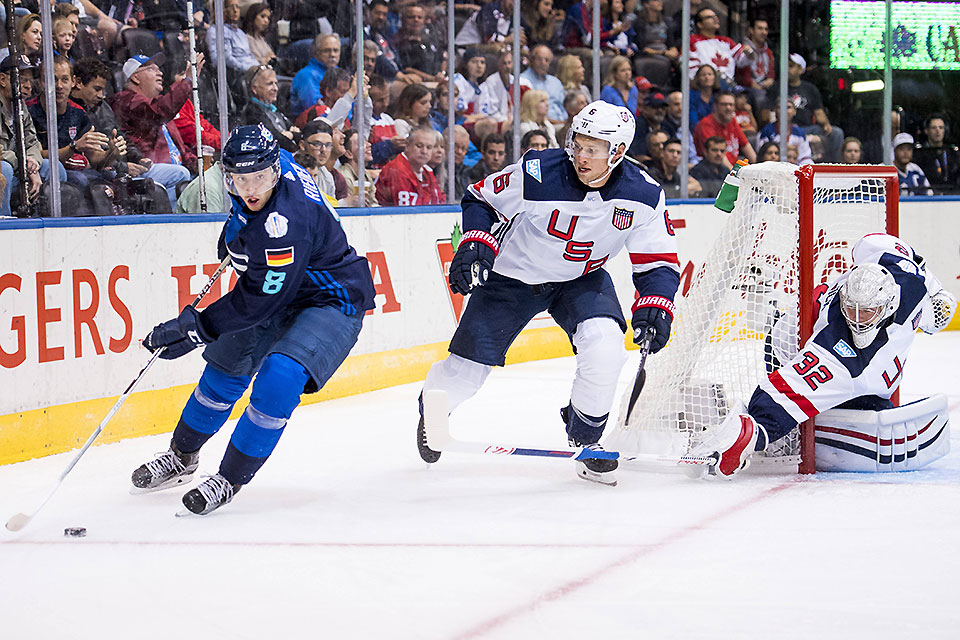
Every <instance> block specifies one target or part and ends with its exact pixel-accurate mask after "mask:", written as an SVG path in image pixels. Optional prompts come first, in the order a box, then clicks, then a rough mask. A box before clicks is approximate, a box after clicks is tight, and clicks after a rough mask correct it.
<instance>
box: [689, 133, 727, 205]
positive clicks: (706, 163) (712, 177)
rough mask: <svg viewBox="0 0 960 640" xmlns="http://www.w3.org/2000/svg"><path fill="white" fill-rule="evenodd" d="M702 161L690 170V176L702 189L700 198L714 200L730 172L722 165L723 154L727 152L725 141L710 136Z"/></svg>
mask: <svg viewBox="0 0 960 640" xmlns="http://www.w3.org/2000/svg"><path fill="white" fill-rule="evenodd" d="M704 146H705V148H706V149H705V153H704V157H703V160H701V161H700V163H699V164H698V165H697V166H695V167H694V168H692V169H690V175H691V176H693V177H694V178H696V179H697V182H699V183H700V186H701V188H702V190H701V192H700V197H702V198H716V197H717V194H718V193H720V187H721V185H723V180H724V178H726V177H727V174H729V173H730V170H729V169H727V167H725V166H724V164H723V154H724V152H725V151H726V150H727V141H726V140H724V139H723V138H721V137H720V136H711V137H709V138H707V140H706V143H705V145H704Z"/></svg>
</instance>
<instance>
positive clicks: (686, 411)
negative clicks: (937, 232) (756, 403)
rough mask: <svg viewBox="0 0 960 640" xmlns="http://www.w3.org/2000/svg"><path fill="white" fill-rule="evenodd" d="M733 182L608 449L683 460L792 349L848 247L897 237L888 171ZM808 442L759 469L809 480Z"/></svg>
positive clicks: (845, 264)
mask: <svg viewBox="0 0 960 640" xmlns="http://www.w3.org/2000/svg"><path fill="white" fill-rule="evenodd" d="M740 181H741V186H740V190H739V195H738V198H737V202H736V206H735V207H734V210H733V212H732V213H731V214H729V216H726V214H723V213H722V212H720V211H719V210H715V214H716V215H717V216H726V217H727V218H728V219H727V221H726V222H725V226H724V228H723V230H722V231H721V233H720V234H719V236H718V237H717V239H716V241H715V242H714V245H713V247H712V249H711V250H710V251H709V253H708V255H707V257H706V259H705V260H704V263H703V265H702V266H700V268H699V269H698V270H697V272H696V274H695V275H694V276H693V279H692V281H691V284H690V287H689V289H688V290H687V293H686V295H685V296H683V297H682V298H678V300H677V310H676V316H675V319H674V324H673V330H672V332H671V337H670V342H669V343H668V345H667V347H666V348H665V349H664V350H662V351H661V352H660V353H658V354H657V355H656V356H654V357H652V358H650V359H649V360H648V364H647V369H648V378H647V382H646V386H645V390H644V392H643V393H642V394H641V396H640V399H639V401H638V402H637V405H636V407H635V409H634V411H633V412H632V413H631V416H630V421H629V423H627V422H625V420H624V417H623V416H624V414H625V411H624V410H621V412H620V414H621V416H620V419H619V423H618V424H617V425H616V427H615V428H614V429H613V430H612V431H611V433H610V434H609V436H608V439H607V442H606V445H607V446H608V447H609V448H618V449H621V450H624V451H636V452H641V453H658V454H669V455H683V454H685V453H687V452H689V451H690V450H691V449H692V448H694V447H695V446H696V445H697V444H698V443H699V442H700V441H702V439H703V438H704V437H705V435H707V434H708V433H709V432H710V431H711V429H713V428H714V427H716V426H717V425H719V424H720V422H722V420H723V419H724V418H725V416H726V415H727V413H729V412H730V411H731V410H734V408H735V407H736V406H737V403H738V402H743V403H746V402H748V401H749V399H750V395H751V394H752V392H753V389H754V388H755V387H756V385H757V384H758V383H759V381H760V380H761V379H762V377H763V376H766V375H768V374H769V373H770V372H771V371H772V370H773V369H775V368H776V367H778V366H780V364H781V363H783V362H785V361H786V360H788V359H789V358H791V357H793V355H795V354H796V353H797V352H798V351H799V348H800V346H801V345H802V344H803V343H804V342H805V341H806V339H807V338H809V336H810V334H811V332H812V328H813V324H814V321H815V320H816V318H815V315H814V301H815V299H816V289H817V287H818V286H820V285H822V284H825V283H826V282H828V281H830V280H832V279H834V278H836V277H837V276H838V275H839V274H840V273H843V272H844V271H846V270H847V269H849V267H850V265H851V261H852V256H851V250H852V248H853V245H854V244H855V243H856V241H857V240H859V239H860V238H861V237H863V236H864V235H866V234H868V233H877V232H887V233H891V234H897V233H898V230H899V225H898V184H897V171H896V169H895V168H894V167H892V166H878V165H808V166H805V167H800V168H798V167H796V166H795V165H790V164H788V163H780V162H765V163H761V164H756V165H749V166H746V167H744V168H743V169H742V170H741V171H740ZM682 251H683V246H682V244H681V253H682ZM681 257H682V255H681ZM625 402H626V401H625ZM813 434H814V430H813V424H812V421H810V422H809V424H804V425H801V427H800V428H799V429H797V430H795V431H794V432H791V434H790V435H788V436H787V437H786V438H783V439H782V440H781V441H779V442H778V443H775V444H776V446H774V447H771V448H770V450H769V451H768V452H767V453H765V454H764V455H763V456H755V461H756V466H764V465H767V466H771V467H773V468H777V466H783V467H785V468H792V469H793V470H798V471H800V472H801V473H812V472H813V471H814V470H815V459H814V435H813Z"/></svg>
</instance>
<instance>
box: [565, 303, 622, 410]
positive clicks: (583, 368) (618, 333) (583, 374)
mask: <svg viewBox="0 0 960 640" xmlns="http://www.w3.org/2000/svg"><path fill="white" fill-rule="evenodd" d="M573 344H574V346H575V347H576V348H577V374H576V376H575V377H574V378H573V388H572V389H571V390H570V402H572V403H573V406H574V407H576V408H577V409H578V410H579V411H580V412H581V413H585V414H587V415H590V416H603V415H606V414H608V413H610V407H612V406H613V398H614V396H615V395H616V393H617V379H618V378H619V377H620V370H621V369H623V365H624V364H626V362H627V350H626V348H624V346H623V331H622V330H621V329H620V325H619V324H617V321H616V320H614V319H613V318H588V319H587V320H584V321H583V322H581V323H580V324H579V325H577V331H576V333H574V334H573Z"/></svg>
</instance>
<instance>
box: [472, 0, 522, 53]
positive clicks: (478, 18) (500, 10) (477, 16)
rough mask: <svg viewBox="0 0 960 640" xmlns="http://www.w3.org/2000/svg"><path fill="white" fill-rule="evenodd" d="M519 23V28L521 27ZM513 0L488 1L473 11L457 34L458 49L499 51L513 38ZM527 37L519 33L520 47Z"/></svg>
mask: <svg viewBox="0 0 960 640" xmlns="http://www.w3.org/2000/svg"><path fill="white" fill-rule="evenodd" d="M523 26H524V25H523V23H522V22H521V28H522V27H523ZM512 27H513V0H490V2H488V3H486V4H484V5H483V6H482V7H480V8H479V9H478V10H477V11H475V12H474V13H473V14H472V15H471V16H470V17H469V18H468V19H467V21H466V22H465V23H463V26H462V27H460V32H459V33H457V37H456V39H454V44H456V45H457V46H458V47H478V48H480V50H482V51H499V50H500V49H501V47H502V46H503V43H504V42H507V41H508V40H512V39H513V36H512V33H513V29H512ZM526 40H527V36H526V34H525V33H524V32H523V31H521V32H520V46H521V47H523V46H526V45H527V41H526Z"/></svg>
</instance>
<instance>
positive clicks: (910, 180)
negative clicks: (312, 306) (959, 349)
mask: <svg viewBox="0 0 960 640" xmlns="http://www.w3.org/2000/svg"><path fill="white" fill-rule="evenodd" d="M912 160H913V136H912V135H910V134H909V133H898V134H897V135H896V136H894V138H893V166H895V167H896V168H897V179H898V181H899V183H900V195H901V196H932V195H933V189H931V188H930V182H929V181H928V180H927V176H926V175H925V174H924V173H923V169H921V168H920V167H919V166H917V165H916V164H914V163H913V162H912Z"/></svg>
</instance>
